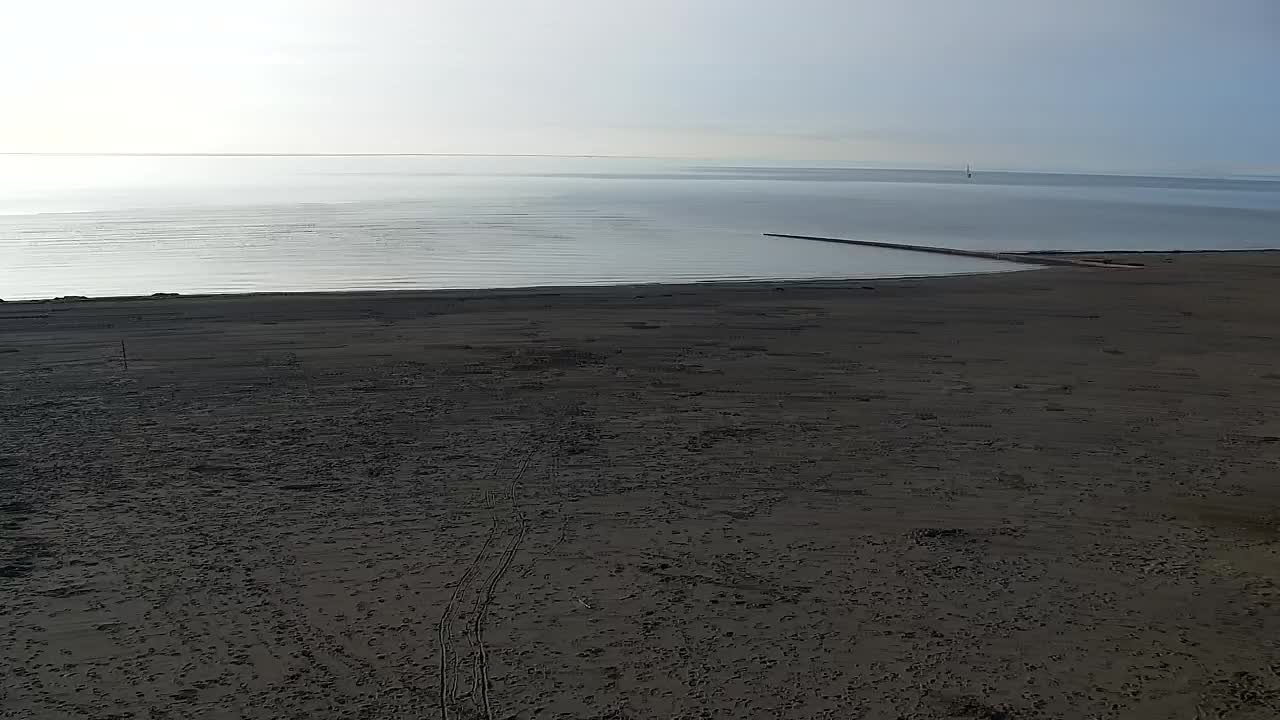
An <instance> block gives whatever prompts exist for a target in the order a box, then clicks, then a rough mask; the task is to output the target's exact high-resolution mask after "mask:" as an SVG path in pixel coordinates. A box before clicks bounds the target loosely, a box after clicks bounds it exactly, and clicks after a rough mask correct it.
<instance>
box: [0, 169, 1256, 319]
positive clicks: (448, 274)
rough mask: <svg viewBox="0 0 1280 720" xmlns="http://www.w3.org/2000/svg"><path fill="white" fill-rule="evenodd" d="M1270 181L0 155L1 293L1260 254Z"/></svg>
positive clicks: (941, 268)
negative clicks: (1008, 256) (850, 242)
mask: <svg viewBox="0 0 1280 720" xmlns="http://www.w3.org/2000/svg"><path fill="white" fill-rule="evenodd" d="M1278 227H1280V183H1278V182H1268V181H1263V180H1199V179H1193V180H1184V179H1176V178H1173V179H1171V178H1116V177H1105V176H1078V175H1047V174H1046V175H1030V174H1020V173H988V174H985V175H984V174H983V173H981V172H979V173H977V174H976V175H975V177H974V179H973V180H972V181H968V180H966V179H964V176H963V173H956V172H938V171H899V170H858V169H840V168H785V167H733V166H728V165H722V166H706V165H705V164H702V165H699V166H696V167H694V166H687V164H686V165H681V164H677V163H672V162H659V161H652V160H606V159H566V158H476V157H467V158H458V157H453V158H450V157H12V156H10V157H0V258H2V260H3V261H2V262H0V297H3V298H7V299H18V298H28V297H49V296H54V295H65V294H77V295H121V294H148V293H152V292H162V291H163V292H183V293H193V292H243V291H270V290H346V289H404V288H462V287H516V286H530V285H583V284H614V283H640V282H685V281H699V280H741V279H778V278H819V277H828V278H829V277H872V276H899V275H925V274H944V273H964V272H981V271H989V270H997V269H1009V267H1010V266H1007V265H1005V264H1003V263H995V262H987V261H981V260H969V259H963V258H951V257H937V256H931V255H920V254H914V253H901V252H894V251H886V250H875V249H870V248H866V249H864V248H853V247H847V246H838V245H826V244H820V243H805V242H803V241H795V240H785V239H777V238H765V237H762V236H761V234H760V233H762V232H768V231H777V232H788V233H798V234H811V235H835V236H840V237H853V238H864V239H872V240H882V241H890V242H906V243H921V244H932V245H949V246H953V247H969V248H978V249H993V250H1031V249H1106V248H1125V249H1168V248H1180V249H1191V248H1219V247H1230V248H1245V247H1267V246H1273V245H1275V244H1276V243H1277V237H1276V228H1278Z"/></svg>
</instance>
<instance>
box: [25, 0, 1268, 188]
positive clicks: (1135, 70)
mask: <svg viewBox="0 0 1280 720" xmlns="http://www.w3.org/2000/svg"><path fill="white" fill-rule="evenodd" d="M0 97H2V98H3V101H0V151H3V152H212V153H224V152H249V153H256V152H268V153H330V152H335V153H336V152H341V153H364V152H422V153H494V154H508V153H511V154H524V153H531V154H592V155H594V154H603V155H643V156H671V157H697V158H723V159H733V160H774V161H786V162H803V163H806V164H821V163H824V162H826V163H861V164H869V165H887V166H928V167H949V166H956V165H963V164H964V163H966V162H972V163H973V164H974V165H975V167H984V168H997V167H998V168H1009V169H1032V170H1096V171H1124V172H1174V173H1178V172H1180V173H1212V174H1223V173H1227V174H1248V173H1272V174H1280V130H1278V129H1280V0H1217V1H1210V0H1071V1H1069V2H1068V1H1065V0H111V1H110V2H106V1H103V0H0Z"/></svg>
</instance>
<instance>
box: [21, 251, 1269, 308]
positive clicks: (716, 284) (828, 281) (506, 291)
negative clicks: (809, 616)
mask: <svg viewBox="0 0 1280 720" xmlns="http://www.w3.org/2000/svg"><path fill="white" fill-rule="evenodd" d="M1273 253H1280V248H1263V249H1252V248H1241V249H1228V250H1220V249H1215V250H1108V251H1102V252H1093V251H1088V250H1023V251H1009V252H1002V253H1000V254H1003V255H1026V256H1035V255H1045V256H1049V257H1053V256H1058V255H1069V256H1076V255H1079V256H1097V257H1101V258H1106V259H1107V260H1104V261H1102V264H1100V265H1099V266H1093V267H1090V266H1084V265H1081V266H1070V265H1048V264H1046V265H1043V266H1039V267H1036V266H1034V265H1032V264H1029V263H1028V264H1027V265H1024V266H1019V267H1010V268H1009V269H1007V270H993V271H987V272H963V273H949V274H945V275H941V274H938V275H893V276H882V277H866V278H839V277H832V278H811V279H804V278H795V279H787V278H783V279H777V278H773V279H770V278H764V279H760V280H705V281H696V282H684V283H671V282H652V283H621V284H607V285H604V284H602V285H523V286H512V287H488V288H485V287H478V288H438V289H437V288H420V289H399V290H264V291H256V292H226V293H217V292H214V293H176V292H156V293H152V294H150V295H101V296H82V295H64V296H60V297H52V298H22V299H14V300H10V299H7V298H0V303H4V304H6V305H17V304H28V305H47V304H65V303H76V302H138V301H144V300H168V299H178V298H181V299H193V300H203V299H227V298H267V297H313V298H323V297H332V296H339V297H341V296H352V297H370V298H373V297H381V296H385V297H402V298H421V299H429V298H433V297H435V298H440V299H448V298H453V297H457V298H462V297H466V298H485V297H490V296H492V297H513V298H514V297H536V296H539V295H583V296H592V295H600V294H611V293H619V292H626V291H629V290H636V291H641V290H651V291H652V290H656V291H662V292H682V293H688V292H697V291H698V290H700V289H721V290H733V289H743V290H747V289H759V288H760V287H763V286H776V287H783V288H787V287H795V288H797V289H799V288H825V289H832V290H841V289H853V288H854V286H861V285H868V284H875V283H890V282H906V281H920V280H935V279H936V280H948V279H964V278H970V277H985V276H999V275H1004V274H1008V273H1021V272H1037V271H1038V272H1044V271H1049V270H1061V269H1063V268H1073V267H1074V268H1077V269H1078V271H1088V270H1090V269H1102V270H1107V269H1113V268H1111V267H1107V266H1106V262H1107V261H1109V260H1121V261H1122V260H1125V259H1133V260H1135V261H1140V260H1151V259H1152V258H1155V259H1160V258H1163V257H1165V256H1168V257H1178V256H1197V255H1207V256H1214V255H1222V256H1226V257H1230V256H1238V255H1252V254H1257V255H1261V256H1265V255H1268V254H1273ZM1011 264H1012V263H1011ZM1142 267H1143V266H1141V265H1140V266H1139V267H1133V268H1129V267H1125V266H1118V267H1116V268H1114V269H1121V268H1123V269H1133V270H1138V271H1141V270H1142Z"/></svg>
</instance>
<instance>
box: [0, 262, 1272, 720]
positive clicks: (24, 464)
mask: <svg viewBox="0 0 1280 720" xmlns="http://www.w3.org/2000/svg"><path fill="white" fill-rule="evenodd" d="M1140 261H1141V262H1144V263H1147V265H1148V266H1147V267H1146V268H1144V269H1141V270H1090V269H1079V268H1059V269H1050V270H1042V271H1031V272H1021V273H1013V274H1007V275H998V276H975V277H961V278H937V279H928V280H898V281H876V282H856V283H851V284H840V283H827V284H821V283H818V284H792V285H785V286H774V285H762V286H745V287H646V288H640V289H635V288H632V289H600V290H571V291H561V292H552V291H539V292H535V293H521V292H507V293H436V294H429V293H419V294H414V293H401V294H381V295H380V294H350V295H321V296H279V297H253V296H247V297H213V298H156V299H146V300H136V301H94V302H65V303H4V304H0V378H2V379H3V382H0V492H2V493H3V495H2V496H0V683H2V685H0V716H3V717H6V718H27V717H38V718H44V717H99V718H106V717H115V718H123V717H137V718H164V717H169V718H188V717H208V718H215V717H216V718H222V717H226V718H232V717H251V718H280V717H297V718H311V717H316V718H320V717H367V718H420V717H442V718H455V719H459V720H461V719H466V718H534V717H537V718H555V717H565V718H597V717H600V718H658V717H689V718H692V717H725V718H747V717H761V718H774V717H778V718H783V717H785V718H858V717H866V718H948V717H954V718H988V719H990V718H1019V719H1020V718H1187V719H1188V720H1190V719H1192V718H1231V719H1236V718H1250V719H1251V718H1275V717H1277V716H1278V715H1280V611H1278V610H1277V607H1276V603H1277V601H1280V483H1278V482H1277V478H1278V475H1277V472H1278V470H1280V419H1278V416H1277V413H1276V410H1277V408H1280V295H1278V294H1277V293H1278V292H1280V253H1258V254H1220V255H1218V254H1205V255H1178V256H1168V257H1163V256H1143V257H1142V258H1140ZM122 340H123V341H124V346H125V351H126V353H127V359H128V368H127V370H126V369H125V367H124V363H123V362H122V358H121V341H122Z"/></svg>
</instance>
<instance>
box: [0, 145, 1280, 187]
mask: <svg viewBox="0 0 1280 720" xmlns="http://www.w3.org/2000/svg"><path fill="white" fill-rule="evenodd" d="M0 157H138V158H148V157H150V158H162V157H175V158H177V157H190V158H197V157H207V158H216V157H229V158H288V157H316V158H324V157H334V158H344V157H350V158H359V157H477V158H479V157H485V158H504V157H506V158H563V159H584V160H686V161H697V160H702V161H713V162H737V163H759V162H784V161H779V160H762V159H755V160H749V159H745V158H741V159H730V158H720V157H709V156H689V155H613V154H607V153H599V154H588V153H479V152H66V151H62V152H45V151H30V150H27V151H0ZM785 162H788V163H791V162H795V161H785ZM833 162H834V163H837V164H803V165H794V164H793V165H786V166H784V167H793V168H842V167H843V168H846V169H853V170H915V171H924V172H946V171H948V170H953V169H955V168H956V167H958V166H952V165H916V166H911V165H905V166H903V165H883V164H874V165H861V164H858V161H855V160H843V161H841V160H835V161H833ZM840 163H843V165H841V164H840ZM753 166H754V165H751V164H742V165H738V166H737V167H753ZM960 172H963V170H960ZM1202 172H1203V171H1202ZM978 173H1024V174H1031V175H1099V176H1111V177H1159V178H1178V179H1186V180H1196V179H1199V180H1215V179H1218V180H1229V179H1253V180H1262V181H1277V180H1280V172H1277V173H1259V172H1248V173H1231V174H1215V175H1207V174H1202V173H1198V172H1195V171H1175V172H1169V171H1165V172H1161V171H1157V170H1141V171H1139V170H1053V169H1040V170H1025V169H1023V170H1014V169H1009V168H999V167H995V168H988V169H979V170H978V171H976V172H975V173H974V174H975V175H977V174H978Z"/></svg>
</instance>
